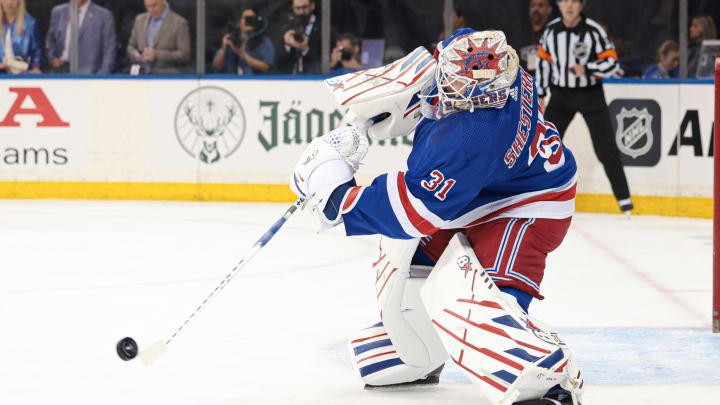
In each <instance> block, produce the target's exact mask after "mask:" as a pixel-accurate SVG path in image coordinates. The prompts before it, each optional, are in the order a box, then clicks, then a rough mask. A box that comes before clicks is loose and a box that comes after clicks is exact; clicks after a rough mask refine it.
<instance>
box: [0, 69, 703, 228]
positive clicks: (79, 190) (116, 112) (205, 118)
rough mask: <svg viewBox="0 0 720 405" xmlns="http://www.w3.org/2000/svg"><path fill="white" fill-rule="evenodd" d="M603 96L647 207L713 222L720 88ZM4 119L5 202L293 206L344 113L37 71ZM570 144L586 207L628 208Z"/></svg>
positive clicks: (246, 90)
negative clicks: (315, 150)
mask: <svg viewBox="0 0 720 405" xmlns="http://www.w3.org/2000/svg"><path fill="white" fill-rule="evenodd" d="M268 79H269V80H268ZM605 90H606V95H607V99H608V100H607V101H608V103H609V105H610V109H611V113H610V115H611V117H610V119H611V121H612V122H613V125H614V128H615V133H614V134H610V136H613V138H614V139H615V140H616V143H617V144H618V147H619V148H620V150H621V153H622V158H623V161H624V164H625V170H626V173H627V176H628V180H629V183H630V188H631V191H632V193H633V195H634V199H635V202H636V207H637V210H636V213H638V214H643V213H647V214H663V215H679V216H695V217H706V218H709V217H711V215H712V181H713V175H712V173H713V168H712V161H713V159H712V124H713V85H712V83H710V82H706V81H702V82H679V81H675V82H657V81H653V82H647V81H646V82H642V81H623V82H622V83H620V82H617V81H614V82H610V83H606V84H605ZM0 119H2V121H0V197H4V198H92V199H95V198H108V199H162V200H176V199H177V200H225V201H291V200H293V199H294V197H293V195H292V193H291V192H290V190H289V188H288V187H287V181H288V178H289V173H290V171H291V170H292V167H293V165H294V163H295V161H296V159H297V157H298V156H299V155H300V154H301V152H302V151H303V149H304V148H305V146H306V145H307V144H308V143H309V142H311V141H312V139H313V138H314V137H317V136H319V135H320V134H323V133H325V132H327V131H329V130H331V129H332V128H335V127H337V126H338V125H339V124H340V121H341V120H342V111H341V110H340V109H338V108H337V106H336V105H335V103H334V101H333V99H332V97H331V96H330V93H329V92H328V91H327V90H326V89H325V88H324V85H323V82H322V81H321V80H318V78H310V79H304V80H287V79H286V78H285V80H283V78H281V77H269V78H267V77H266V78H265V80H245V79H236V78H215V79H207V80H206V79H204V78H203V79H198V78H197V77H160V78H153V79H138V78H112V77H100V78H97V77H96V78H89V77H85V78H77V77H73V78H48V77H45V78H32V77H31V78H21V79H9V80H3V81H2V84H0ZM565 140H566V144H567V146H568V147H569V148H570V149H571V150H572V151H573V153H574V154H575V157H576V160H577V161H578V166H579V181H578V192H579V195H578V198H577V208H578V210H581V211H595V212H617V207H616V204H615V202H614V199H613V197H612V196H611V195H610V186H609V183H608V181H607V179H606V177H605V174H604V171H603V170H602V166H601V165H600V164H599V163H598V161H597V159H596V157H595V155H594V152H593V149H592V145H591V143H590V137H589V133H588V129H587V127H586V126H585V123H584V121H583V120H582V119H581V118H580V117H579V116H577V117H576V118H575V120H574V121H573V122H572V124H571V125H570V128H569V129H568V131H567V134H566V137H565ZM410 145H411V142H410V140H409V139H397V140H392V141H386V142H374V143H373V144H372V145H371V149H370V152H369V153H368V157H367V159H366V161H365V162H364V163H365V164H364V165H363V166H362V167H361V170H360V172H359V175H358V180H359V182H361V183H365V184H369V183H370V182H371V181H372V179H373V178H374V177H375V176H376V175H378V174H381V173H384V172H387V171H390V170H402V169H404V167H405V160H406V158H407V155H408V153H409V151H410ZM498 158H500V159H501V158H502V157H501V156H499V157H498Z"/></svg>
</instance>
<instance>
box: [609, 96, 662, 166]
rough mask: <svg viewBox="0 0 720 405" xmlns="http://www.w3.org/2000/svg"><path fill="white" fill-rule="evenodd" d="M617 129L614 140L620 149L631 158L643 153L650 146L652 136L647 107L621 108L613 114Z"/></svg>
mask: <svg viewBox="0 0 720 405" xmlns="http://www.w3.org/2000/svg"><path fill="white" fill-rule="evenodd" d="M615 118H616V119H617V130H616V131H615V142H616V143H617V146H618V148H619V149H620V151H621V152H622V153H624V154H626V155H628V156H631V157H632V158H633V159H636V158H637V157H639V156H642V155H645V154H646V153H648V151H649V150H650V149H651V148H652V146H653V142H654V137H653V131H652V121H653V116H652V114H650V113H649V112H648V110H647V108H643V109H641V110H640V109H637V108H631V109H629V110H628V109H626V108H624V107H623V108H622V109H621V110H620V113H619V114H617V115H616V116H615Z"/></svg>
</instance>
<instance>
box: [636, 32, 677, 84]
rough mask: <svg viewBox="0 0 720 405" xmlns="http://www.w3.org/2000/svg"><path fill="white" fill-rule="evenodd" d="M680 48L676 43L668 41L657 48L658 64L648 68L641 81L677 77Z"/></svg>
mask: <svg viewBox="0 0 720 405" xmlns="http://www.w3.org/2000/svg"><path fill="white" fill-rule="evenodd" d="M679 49H680V47H679V46H678V44H677V42H675V41H673V40H671V39H669V40H667V41H665V42H663V43H662V45H660V48H658V52H657V53H658V54H657V58H658V63H657V64H656V65H652V66H650V67H649V68H648V69H647V70H646V71H645V74H644V75H643V79H669V78H671V77H677V67H678V64H679V63H680V62H679V61H680V52H679Z"/></svg>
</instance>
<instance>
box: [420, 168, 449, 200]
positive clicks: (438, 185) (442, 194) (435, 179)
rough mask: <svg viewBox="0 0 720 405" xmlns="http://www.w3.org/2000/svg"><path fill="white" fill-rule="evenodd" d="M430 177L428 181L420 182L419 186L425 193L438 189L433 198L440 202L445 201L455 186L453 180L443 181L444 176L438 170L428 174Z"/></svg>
mask: <svg viewBox="0 0 720 405" xmlns="http://www.w3.org/2000/svg"><path fill="white" fill-rule="evenodd" d="M430 177H431V178H430V181H428V180H423V181H421V182H420V185H421V186H422V188H424V189H425V190H427V191H435V190H438V189H439V190H438V191H437V192H436V193H435V198H437V199H438V200H440V201H445V198H446V197H447V194H448V192H449V191H450V189H451V188H452V187H453V186H454V185H455V180H453V179H447V180H445V175H443V174H442V172H441V171H440V170H433V171H432V172H430Z"/></svg>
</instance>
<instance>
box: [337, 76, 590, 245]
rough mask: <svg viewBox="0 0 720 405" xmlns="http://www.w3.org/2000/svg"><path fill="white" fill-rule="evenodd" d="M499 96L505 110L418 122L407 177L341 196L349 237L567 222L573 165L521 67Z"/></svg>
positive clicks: (382, 179) (397, 175)
mask: <svg viewBox="0 0 720 405" xmlns="http://www.w3.org/2000/svg"><path fill="white" fill-rule="evenodd" d="M503 96H505V97H507V99H508V101H507V103H506V104H505V106H504V107H503V108H482V109H476V110H475V111H473V112H470V111H464V112H459V113H456V114H453V115H450V116H446V117H443V118H441V119H438V120H432V119H428V118H423V119H422V121H420V123H419V124H418V126H417V127H416V129H415V138H414V143H413V147H412V151H411V153H410V156H409V157H408V161H407V164H408V170H407V171H405V172H394V173H387V174H383V175H381V176H379V177H377V178H376V179H375V180H374V181H373V183H372V184H371V185H370V186H366V187H353V188H352V189H350V191H349V192H348V193H347V194H346V198H345V200H344V202H343V204H342V211H341V213H342V215H343V221H344V223H345V231H346V233H347V234H348V235H366V234H382V235H386V236H388V237H391V238H405V239H407V238H415V237H422V236H427V235H432V234H433V233H435V232H436V231H438V230H439V229H456V228H465V227H471V226H473V225H477V224H480V223H484V222H487V221H492V220H493V219H497V218H502V217H515V218H554V219H562V218H568V217H570V216H572V214H573V212H574V210H575V185H576V180H577V175H576V165H575V159H574V158H573V155H572V153H571V152H570V150H569V149H567V148H566V147H565V146H564V145H563V144H562V141H561V140H560V136H559V134H558V132H557V129H556V128H555V126H554V125H553V124H552V123H549V122H546V121H544V119H543V115H542V112H541V111H540V110H539V108H538V98H537V90H536V88H535V84H534V81H533V78H532V76H530V75H529V74H528V73H527V72H525V71H524V70H523V69H520V70H519V72H518V75H517V78H516V80H515V83H514V84H513V86H512V87H510V88H508V89H507V92H506V93H503ZM490 101H492V100H490Z"/></svg>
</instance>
